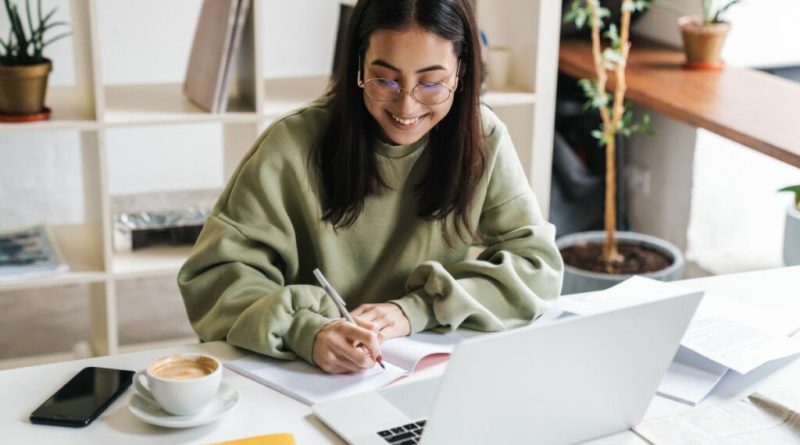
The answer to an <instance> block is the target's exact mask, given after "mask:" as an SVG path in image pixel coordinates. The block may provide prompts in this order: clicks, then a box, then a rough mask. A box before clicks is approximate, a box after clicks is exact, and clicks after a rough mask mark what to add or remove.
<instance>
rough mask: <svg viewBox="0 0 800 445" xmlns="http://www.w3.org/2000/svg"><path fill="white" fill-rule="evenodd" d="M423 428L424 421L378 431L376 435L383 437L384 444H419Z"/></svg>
mask: <svg viewBox="0 0 800 445" xmlns="http://www.w3.org/2000/svg"><path fill="white" fill-rule="evenodd" d="M423 428H425V421H424V420H420V421H419V422H414V423H409V424H408V425H403V426H398V427H396V428H389V429H388V430H383V431H378V435H379V436H381V437H383V439H384V440H385V441H386V442H389V443H391V444H394V445H414V444H416V443H419V439H420V437H421V436H422V429H423Z"/></svg>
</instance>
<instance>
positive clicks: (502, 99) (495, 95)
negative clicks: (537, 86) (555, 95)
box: [482, 88, 536, 108]
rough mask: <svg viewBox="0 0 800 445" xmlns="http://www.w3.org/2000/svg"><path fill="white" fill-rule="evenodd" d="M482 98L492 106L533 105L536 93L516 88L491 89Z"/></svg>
mask: <svg viewBox="0 0 800 445" xmlns="http://www.w3.org/2000/svg"><path fill="white" fill-rule="evenodd" d="M482 98H483V102H484V103H486V105H489V106H490V107H492V108H496V107H508V106H519V105H533V104H535V103H536V93H533V92H530V91H524V90H522V89H515V88H509V89H504V90H489V91H487V92H486V94H484V95H483V97H482Z"/></svg>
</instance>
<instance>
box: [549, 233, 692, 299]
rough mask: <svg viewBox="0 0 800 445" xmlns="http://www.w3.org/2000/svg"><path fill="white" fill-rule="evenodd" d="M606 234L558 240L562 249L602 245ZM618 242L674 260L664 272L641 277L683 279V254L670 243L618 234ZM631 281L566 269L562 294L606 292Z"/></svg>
mask: <svg viewBox="0 0 800 445" xmlns="http://www.w3.org/2000/svg"><path fill="white" fill-rule="evenodd" d="M605 236H606V234H605V232H603V231H596V232H580V233H573V234H571V235H566V236H563V237H561V238H559V239H558V240H556V245H557V246H558V248H559V249H562V248H565V247H569V246H574V245H576V244H583V243H596V244H602V243H603V241H604V240H605ZM617 240H618V241H625V242H628V243H635V244H643V245H646V246H648V247H649V248H651V249H653V250H658V251H661V252H663V253H664V254H666V255H667V256H669V257H671V258H672V265H670V266H669V267H667V268H666V269H664V270H660V271H657V272H652V273H647V274H642V276H645V277H648V278H652V279H655V280H660V281H673V280H680V279H682V278H683V269H684V265H685V262H686V261H685V260H684V257H683V253H682V252H681V251H680V250H679V249H678V248H677V247H675V246H674V245H672V244H671V243H669V242H667V241H664V240H662V239H660V238H656V237H654V236H650V235H644V234H641V233H636V232H617ZM628 278H630V275H612V274H605V273H599V272H590V271H586V270H581V269H577V268H575V267H572V266H568V265H565V267H564V286H563V288H562V290H561V293H562V294H564V295H566V294H575V293H579V292H591V291H596V290H602V289H607V288H609V287H611V286H613V285H615V284H617V283H620V282H622V281H625V280H626V279H628Z"/></svg>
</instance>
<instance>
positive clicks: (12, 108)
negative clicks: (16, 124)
mask: <svg viewBox="0 0 800 445" xmlns="http://www.w3.org/2000/svg"><path fill="white" fill-rule="evenodd" d="M3 1H4V4H5V11H6V14H7V16H8V22H9V25H10V28H11V29H10V31H9V35H8V38H7V39H3V38H0V118H2V119H3V120H5V121H26V120H36V119H46V118H47V116H48V114H47V111H48V110H47V109H46V108H45V106H44V98H45V93H46V91H47V78H48V76H49V74H50V71H51V70H52V65H53V64H52V62H51V61H50V59H47V58H45V57H44V55H43V51H44V49H45V47H47V46H48V45H50V44H51V43H53V42H55V41H56V40H59V39H61V38H63V37H66V36H67V35H69V33H68V32H66V33H62V34H59V35H57V36H55V37H52V38H49V39H47V38H46V36H47V35H48V34H49V32H50V31H51V30H52V29H53V28H56V27H59V26H66V22H63V21H53V16H54V14H55V12H56V8H53V9H52V10H51V11H50V12H48V13H47V14H45V15H42V2H41V0H39V2H38V5H37V6H38V8H37V11H36V13H37V14H36V16H35V17H34V15H33V11H32V10H31V7H30V3H29V1H28V0H26V1H25V17H24V19H23V17H22V16H21V15H20V11H19V8H18V7H17V5H16V4H14V3H12V2H11V0H3ZM23 20H24V21H23ZM26 24H27V29H26Z"/></svg>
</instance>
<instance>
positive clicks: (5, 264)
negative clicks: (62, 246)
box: [0, 224, 69, 282]
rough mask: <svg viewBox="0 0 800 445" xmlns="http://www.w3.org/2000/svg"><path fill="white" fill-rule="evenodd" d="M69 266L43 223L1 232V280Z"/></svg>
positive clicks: (30, 275) (67, 268) (64, 270)
mask: <svg viewBox="0 0 800 445" xmlns="http://www.w3.org/2000/svg"><path fill="white" fill-rule="evenodd" d="M68 270H69V267H68V266H67V264H66V263H65V262H64V261H63V260H62V257H61V253H60V252H59V250H58V247H57V245H56V244H55V242H54V241H53V238H52V236H51V234H50V230H49V229H48V228H47V227H46V226H44V225H43V224H37V225H34V226H29V227H24V228H18V229H14V230H10V231H6V232H2V233H0V282H3V281H13V280H18V279H23V278H31V277H35V276H41V275H49V274H54V273H59V272H66V271H68Z"/></svg>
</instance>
